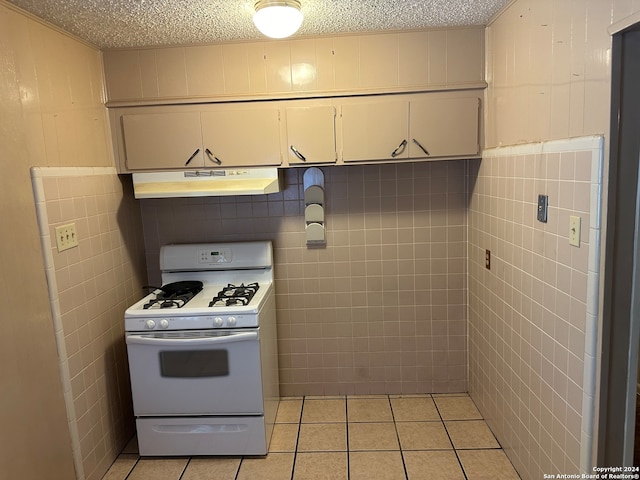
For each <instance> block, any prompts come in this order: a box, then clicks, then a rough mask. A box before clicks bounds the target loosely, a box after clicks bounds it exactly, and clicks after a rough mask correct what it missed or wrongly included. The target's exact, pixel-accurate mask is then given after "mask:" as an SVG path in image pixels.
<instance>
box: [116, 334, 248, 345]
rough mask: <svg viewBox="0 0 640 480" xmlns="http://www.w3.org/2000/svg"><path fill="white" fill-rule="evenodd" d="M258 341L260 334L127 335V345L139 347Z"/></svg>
mask: <svg viewBox="0 0 640 480" xmlns="http://www.w3.org/2000/svg"><path fill="white" fill-rule="evenodd" d="M251 340H258V332H243V333H232V334H231V335H224V336H214V335H212V336H210V337H197V338H188V337H185V338H157V337H151V336H146V335H127V344H129V345H131V344H137V345H159V346H165V347H167V346H179V345H185V346H186V345H189V346H195V345H219V344H221V343H234V342H247V341H251Z"/></svg>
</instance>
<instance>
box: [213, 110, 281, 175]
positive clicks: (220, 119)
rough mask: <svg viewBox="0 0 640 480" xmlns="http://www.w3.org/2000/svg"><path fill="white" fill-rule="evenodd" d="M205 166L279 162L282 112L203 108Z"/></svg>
mask: <svg viewBox="0 0 640 480" xmlns="http://www.w3.org/2000/svg"><path fill="white" fill-rule="evenodd" d="M201 120H202V141H203V145H204V149H205V152H206V157H207V158H206V160H205V165H206V166H209V165H211V166H215V165H219V166H221V167H235V166H246V167H250V166H262V165H280V164H281V163H282V157H281V155H280V112H279V111H278V110H277V109H254V110H250V109H248V110H245V109H229V110H212V111H209V112H202V114H201Z"/></svg>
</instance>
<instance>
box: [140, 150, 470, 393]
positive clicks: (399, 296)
mask: <svg viewBox="0 0 640 480" xmlns="http://www.w3.org/2000/svg"><path fill="white" fill-rule="evenodd" d="M467 168H468V166H467V161H449V162H432V163H415V164H410V163H407V164H398V165H370V166H348V167H347V166H343V167H322V170H323V171H324V173H325V184H326V197H327V208H326V215H327V232H328V233H327V246H326V248H307V247H306V245H305V236H304V217H303V214H302V210H303V202H302V174H303V172H304V169H302V168H300V169H289V170H286V171H284V172H283V174H284V175H285V178H284V180H285V189H284V191H283V192H281V193H278V194H271V195H268V196H255V197H251V196H239V197H227V198H225V197H220V198H198V199H171V200H167V199H159V200H143V201H142V202H141V203H142V216H143V221H144V231H145V245H146V251H147V265H148V268H149V272H150V274H149V278H150V281H151V282H154V281H159V274H158V257H157V255H158V252H159V248H160V246H161V245H162V244H165V243H171V242H203V241H204V242H208V241H221V240H223V241H238V240H249V239H271V240H273V242H274V249H275V278H276V293H277V308H278V337H279V354H280V381H281V390H280V393H281V394H282V395H332V394H352V393H416V392H422V393H428V392H464V391H466V390H467V346H466V343H467V337H466V335H467V329H466V320H467V317H466V309H467V285H466V262H467V252H466V240H467V238H466V222H467V213H466V211H467V177H466V175H467Z"/></svg>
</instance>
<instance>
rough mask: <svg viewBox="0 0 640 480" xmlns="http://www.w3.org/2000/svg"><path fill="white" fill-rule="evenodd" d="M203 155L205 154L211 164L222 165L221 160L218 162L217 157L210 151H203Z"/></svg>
mask: <svg viewBox="0 0 640 480" xmlns="http://www.w3.org/2000/svg"><path fill="white" fill-rule="evenodd" d="M204 153H206V154H207V157H209V160H211V161H212V162H213V163H217V164H218V165H222V160H220V159H219V158H218V157H216V156H215V155H214V154H213V153H211V150H209V149H208V148H207V149H206V150H205V151H204Z"/></svg>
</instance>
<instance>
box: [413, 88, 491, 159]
mask: <svg viewBox="0 0 640 480" xmlns="http://www.w3.org/2000/svg"><path fill="white" fill-rule="evenodd" d="M479 108H480V100H479V98H477V97H469V98H439V97H437V96H425V97H424V98H422V99H420V100H412V101H411V104H410V106H409V109H410V115H409V127H410V135H409V157H411V158H422V157H427V158H428V157H452V156H455V157H462V156H476V155H478V154H479V153H480V144H479V128H478V125H479V123H478V122H479Z"/></svg>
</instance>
